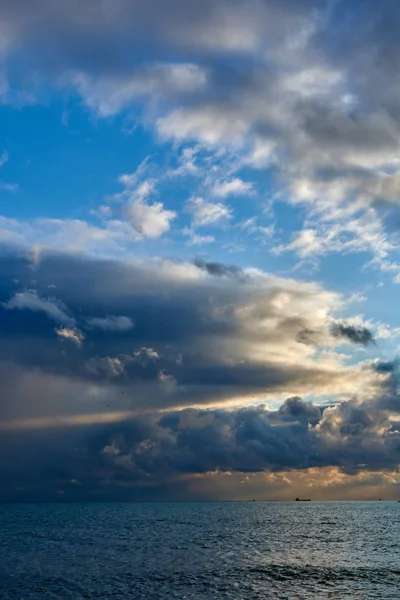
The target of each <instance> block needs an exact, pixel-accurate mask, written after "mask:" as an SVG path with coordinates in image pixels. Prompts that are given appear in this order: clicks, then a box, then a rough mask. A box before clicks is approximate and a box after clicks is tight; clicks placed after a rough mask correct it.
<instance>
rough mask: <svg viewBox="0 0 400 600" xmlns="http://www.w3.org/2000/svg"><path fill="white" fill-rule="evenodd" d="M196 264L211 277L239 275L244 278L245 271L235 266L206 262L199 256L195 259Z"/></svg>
mask: <svg viewBox="0 0 400 600" xmlns="http://www.w3.org/2000/svg"><path fill="white" fill-rule="evenodd" d="M194 264H195V265H196V267H197V268H198V269H201V270H202V271H206V272H207V273H208V274H209V275H215V276H222V275H230V276H234V277H237V276H239V275H242V276H243V271H242V270H241V269H239V268H238V267H235V266H234V265H224V264H222V263H216V262H206V261H204V260H203V259H202V258H201V257H199V256H198V257H197V258H196V259H195V261H194Z"/></svg>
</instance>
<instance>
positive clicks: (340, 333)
mask: <svg viewBox="0 0 400 600" xmlns="http://www.w3.org/2000/svg"><path fill="white" fill-rule="evenodd" d="M331 332H332V335H333V336H334V337H337V338H345V339H347V340H349V341H350V342H352V343H353V344H362V345H363V346H366V345H368V344H373V343H375V342H374V337H373V335H372V333H371V332H370V330H369V329H367V328H366V327H354V326H353V325H347V324H346V323H335V324H334V325H333V326H332V328H331Z"/></svg>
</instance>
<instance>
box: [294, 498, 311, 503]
mask: <svg viewBox="0 0 400 600" xmlns="http://www.w3.org/2000/svg"><path fill="white" fill-rule="evenodd" d="M296 502H311V498H296Z"/></svg>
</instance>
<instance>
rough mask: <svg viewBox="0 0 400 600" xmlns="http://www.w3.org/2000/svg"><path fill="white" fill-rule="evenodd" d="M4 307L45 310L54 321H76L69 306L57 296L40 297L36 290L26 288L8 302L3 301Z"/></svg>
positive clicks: (36, 310)
mask: <svg viewBox="0 0 400 600" xmlns="http://www.w3.org/2000/svg"><path fill="white" fill-rule="evenodd" d="M3 306H4V308H6V309H8V310H13V309H19V310H31V311H34V312H38V311H39V312H43V313H45V314H46V315H47V316H48V317H49V318H50V319H52V320H53V321H59V322H61V323H65V324H68V323H74V319H72V318H71V317H70V316H68V314H67V312H66V311H67V307H66V306H65V304H63V302H61V301H60V300H57V299H56V298H40V297H39V296H38V294H37V292H36V291H35V290H26V291H24V292H17V293H16V294H15V295H14V296H13V297H12V298H10V300H8V302H4V303H3Z"/></svg>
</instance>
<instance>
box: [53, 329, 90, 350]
mask: <svg viewBox="0 0 400 600" xmlns="http://www.w3.org/2000/svg"><path fill="white" fill-rule="evenodd" d="M54 331H55V332H56V334H57V336H58V337H59V338H60V339H62V340H70V341H71V342H73V343H74V344H76V345H77V346H80V345H81V344H82V341H83V340H84V337H85V336H84V335H83V333H82V332H81V331H79V329H76V328H75V327H60V328H58V329H57V328H56V329H55V330H54Z"/></svg>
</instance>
